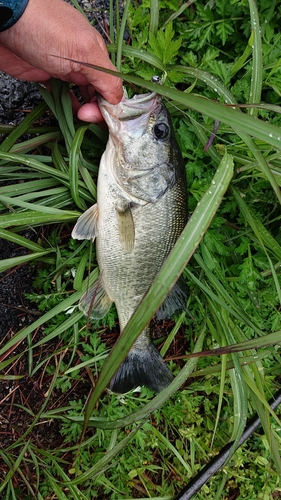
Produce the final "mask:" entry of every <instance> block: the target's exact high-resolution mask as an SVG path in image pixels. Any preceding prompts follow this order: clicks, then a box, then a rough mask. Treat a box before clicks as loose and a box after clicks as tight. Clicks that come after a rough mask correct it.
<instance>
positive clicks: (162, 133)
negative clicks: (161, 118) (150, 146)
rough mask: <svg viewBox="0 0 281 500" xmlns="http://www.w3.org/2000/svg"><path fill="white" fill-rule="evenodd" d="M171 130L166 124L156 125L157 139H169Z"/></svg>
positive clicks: (154, 129)
mask: <svg viewBox="0 0 281 500" xmlns="http://www.w3.org/2000/svg"><path fill="white" fill-rule="evenodd" d="M169 133H170V128H169V126H168V125H167V124H166V123H156V124H155V125H154V127H153V134H154V137H155V138H156V139H159V140H160V141H164V140H165V139H167V138H168V137H169Z"/></svg>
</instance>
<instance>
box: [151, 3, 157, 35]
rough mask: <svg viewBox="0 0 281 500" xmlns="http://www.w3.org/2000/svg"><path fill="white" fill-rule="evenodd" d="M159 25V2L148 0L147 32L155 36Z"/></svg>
mask: <svg viewBox="0 0 281 500" xmlns="http://www.w3.org/2000/svg"><path fill="white" fill-rule="evenodd" d="M158 25H159V2H158V0H150V24H149V33H151V34H152V35H154V36H156V33H157V31H158Z"/></svg>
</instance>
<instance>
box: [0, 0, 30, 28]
mask: <svg viewBox="0 0 281 500" xmlns="http://www.w3.org/2000/svg"><path fill="white" fill-rule="evenodd" d="M27 4H28V0H1V4H0V31H5V30H7V29H8V28H10V27H11V26H13V25H14V24H15V23H16V22H17V21H18V20H19V18H20V17H21V16H22V14H23V13H24V11H25V9H26V6H27Z"/></svg>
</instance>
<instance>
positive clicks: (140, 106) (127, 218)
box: [72, 92, 188, 394]
mask: <svg viewBox="0 0 281 500" xmlns="http://www.w3.org/2000/svg"><path fill="white" fill-rule="evenodd" d="M98 104H99V108H100V110H101V113H102V115H103V117H104V120H105V122H106V124H107V126H108V129H109V138H108V142H107V145H106V149H105V151H104V153H103V155H102V158H101V161H100V166H99V173H98V180H97V203H96V204H95V205H93V206H91V207H90V208H89V209H88V210H87V211H86V212H84V213H83V214H82V215H81V216H80V217H79V219H78V221H77V223H76V225H75V227H74V229H73V231H72V237H73V238H76V239H79V240H80V239H89V240H93V241H94V240H96V256H97V262H98V265H99V270H100V274H99V278H98V281H97V282H96V283H94V285H93V286H92V288H90V289H89V290H88V292H86V293H85V295H84V296H83V297H82V299H81V301H80V304H79V307H80V309H81V310H82V311H83V312H84V313H85V314H86V315H87V314H89V315H90V317H91V318H94V319H101V318H102V317H103V316H104V315H105V314H106V313H107V312H108V311H109V309H110V307H111V305H112V303H113V302H114V303H115V306H116V309H117V314H118V320H119V326H120V334H121V335H122V331H123V330H124V327H125V326H126V324H127V323H128V321H129V319H130V317H131V316H132V314H133V313H134V311H135V310H136V308H137V307H138V305H139V303H140V302H141V300H142V298H143V297H144V295H145V294H146V292H147V291H148V289H149V288H150V286H151V284H152V282H153V280H154V278H155V276H156V275H157V273H158V272H159V270H160V268H161V266H162V264H163V262H164V261H165V259H166V258H167V256H168V255H169V253H170V251H171V249H172V248H173V246H174V245H175V243H176V241H177V239H178V238H179V236H180V234H181V232H182V230H183V228H184V227H185V225H186V223H187V219H188V212H187V184H186V173H185V165H184V162H183V158H182V155H181V152H180V148H179V146H178V143H177V141H176V138H175V135H174V132H173V128H172V123H171V119H170V116H169V113H168V111H167V108H166V107H165V105H164V103H163V101H162V98H161V96H159V95H158V94H157V93H155V92H152V93H146V94H139V95H135V96H134V97H132V98H130V99H129V98H127V97H125V96H124V97H123V99H122V101H121V102H120V103H119V104H117V105H113V104H110V103H108V102H107V101H106V100H105V99H104V98H102V97H101V96H99V97H98ZM181 280H182V279H181V278H180V280H179V281H178V282H177V283H176V285H175V286H174V288H173V289H172V291H171V292H170V294H169V295H168V297H167V298H166V299H165V301H164V303H163V304H162V305H161V306H160V308H159V310H158V312H157V315H158V317H159V318H164V317H167V316H170V315H171V314H173V312H175V311H176V310H177V309H183V308H185V305H186V289H185V287H184V286H183V280H182V281H181ZM172 380H173V374H172V372H171V371H170V369H169V368H168V366H167V364H166V363H165V362H164V360H163V358H162V357H161V355H160V353H159V352H158V350H157V349H156V347H155V346H154V344H153V342H152V340H151V334H150V326H149V325H148V326H147V327H146V328H145V329H144V330H143V331H142V332H141V334H140V335H139V337H138V338H137V340H136V341H135V343H134V344H133V346H132V348H131V350H130V351H129V353H128V354H127V356H126V358H125V359H124V361H123V362H122V364H121V366H120V367H119V369H118V370H117V372H116V373H115V375H114V377H113V378H112V380H111V382H110V389H111V390H112V391H113V392H115V393H121V394H122V393H126V392H128V391H129V390H131V389H134V388H136V387H138V386H143V385H144V386H146V387H148V388H149V389H151V390H153V391H154V392H160V391H162V390H163V389H165V388H166V387H167V386H168V385H169V384H170V382H171V381H172Z"/></svg>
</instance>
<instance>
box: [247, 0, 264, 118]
mask: <svg viewBox="0 0 281 500" xmlns="http://www.w3.org/2000/svg"><path fill="white" fill-rule="evenodd" d="M248 1H249V10H250V16H251V26H252V32H253V34H254V43H253V45H252V49H253V52H252V54H253V66H252V78H251V88H250V95H249V103H250V104H251V103H255V104H257V103H259V102H260V100H261V91H262V83H263V78H262V77H263V49H262V39H261V29H260V21H259V13H258V9H257V4H256V2H255V0H248ZM249 112H250V114H251V115H252V116H257V114H258V110H257V108H251V109H250V110H249Z"/></svg>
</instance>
